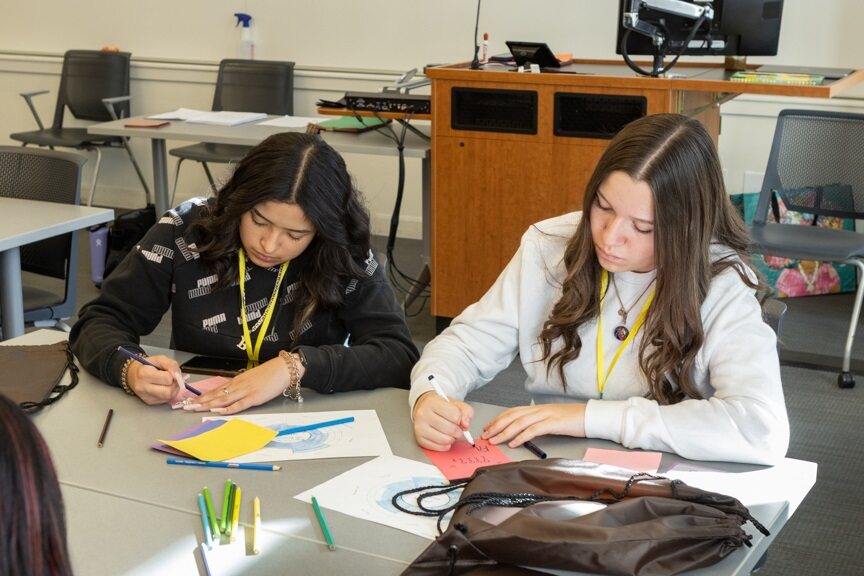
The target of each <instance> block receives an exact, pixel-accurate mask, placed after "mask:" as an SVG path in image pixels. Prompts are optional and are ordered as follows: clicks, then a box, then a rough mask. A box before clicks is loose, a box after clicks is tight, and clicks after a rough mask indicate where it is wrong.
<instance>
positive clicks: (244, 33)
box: [234, 12, 255, 60]
mask: <svg viewBox="0 0 864 576" xmlns="http://www.w3.org/2000/svg"><path fill="white" fill-rule="evenodd" d="M234 17H235V18H237V24H236V25H235V26H234V27H235V28H236V27H237V26H240V24H243V28H242V29H241V30H240V44H239V45H238V46H237V57H238V58H245V59H246V60H254V59H255V43H254V42H253V41H252V28H251V27H250V24H251V23H252V16H250V15H249V14H245V13H243V12H236V13H235V14H234Z"/></svg>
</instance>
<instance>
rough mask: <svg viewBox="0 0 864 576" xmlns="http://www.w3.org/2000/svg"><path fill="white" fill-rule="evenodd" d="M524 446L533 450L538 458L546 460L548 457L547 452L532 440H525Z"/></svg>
mask: <svg viewBox="0 0 864 576" xmlns="http://www.w3.org/2000/svg"><path fill="white" fill-rule="evenodd" d="M522 446H524V447H525V448H527V449H528V450H530V451H531V452H533V453H534V455H535V456H537V457H538V458H540V459H541V460H544V459H545V458H546V452H544V451H543V450H541V449H540V447H539V446H537V445H536V444H534V443H533V442H531V441H530V440H526V441H525V442H523V443H522Z"/></svg>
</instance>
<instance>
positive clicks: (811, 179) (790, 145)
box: [750, 110, 864, 388]
mask: <svg viewBox="0 0 864 576" xmlns="http://www.w3.org/2000/svg"><path fill="white" fill-rule="evenodd" d="M862 150H864V115H861V114H846V113H840V112H817V111H811V110H784V111H782V112H781V113H780V115H779V116H778V118H777V127H776V129H775V131H774V142H773V144H772V145H771V154H770V156H769V158H768V168H767V169H766V171H765V179H764V181H763V182H762V190H761V192H760V193H759V203H758V205H757V207H756V214H755V216H754V218H753V224H752V226H751V229H750V232H751V241H752V245H751V248H752V250H753V252H756V253H762V254H770V255H775V256H780V257H783V258H795V259H799V260H820V261H826V262H842V263H846V264H850V265H852V266H856V267H857V268H858V270H859V275H858V289H857V291H856V294H855V304H854V306H853V308H852V317H851V319H850V323H849V332H848V334H847V336H846V348H845V350H844V352H843V366H842V369H841V372H840V374H839V376H838V377H837V384H838V385H839V386H840V387H841V388H852V387H854V386H855V379H854V378H853V376H852V374H851V372H850V371H849V367H850V362H851V355H852V342H853V340H854V338H855V329H856V328H857V327H858V318H859V316H860V313H861V301H862V297H864V276H862V274H864V235H862V234H859V233H857V232H854V231H849V230H838V229H835V228H825V227H820V226H800V225H793V224H779V223H774V222H768V221H767V220H768V213H769V210H770V209H771V202H772V197H775V195H776V196H779V197H780V198H781V199H782V200H783V202H784V204H785V205H786V207H787V208H788V209H789V210H794V211H797V212H802V213H806V214H811V215H813V216H814V217H815V218H818V217H820V216H834V217H839V218H851V219H855V220H861V219H864V162H862V161H861V151H862Z"/></svg>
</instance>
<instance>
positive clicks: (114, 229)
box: [103, 204, 156, 278]
mask: <svg viewBox="0 0 864 576" xmlns="http://www.w3.org/2000/svg"><path fill="white" fill-rule="evenodd" d="M155 224H156V207H155V206H154V205H153V204H148V205H147V206H145V207H144V208H138V209H137V210H132V211H130V212H126V213H124V214H121V215H120V216H118V217H117V218H116V219H115V220H114V223H113V224H112V225H111V229H110V231H109V232H108V253H107V255H106V257H105V273H104V275H103V278H107V277H108V275H109V274H111V272H113V271H114V269H115V268H117V265H118V264H120V262H121V261H122V260H123V258H125V257H126V255H127V254H129V252H131V251H132V249H133V248H135V246H136V245H137V244H138V242H140V241H141V239H142V238H143V237H144V234H146V233H147V231H148V230H150V228H152V227H153V225H155Z"/></svg>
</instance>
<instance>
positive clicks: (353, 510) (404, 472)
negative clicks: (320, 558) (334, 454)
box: [295, 456, 462, 540]
mask: <svg viewBox="0 0 864 576" xmlns="http://www.w3.org/2000/svg"><path fill="white" fill-rule="evenodd" d="M447 483H448V482H447V479H446V478H444V476H443V475H442V474H441V472H440V471H439V470H438V468H436V467H435V466H432V465H431V464H424V463H422V462H417V461H416V460H409V459H407V458H400V457H398V456H381V457H380V458H375V459H374V460H370V461H369V462H366V463H365V464H361V465H360V466H357V467H356V468H353V469H351V470H349V471H348V472H345V473H344V474H340V475H339V476H336V477H335V478H332V479H330V480H328V481H327V482H324V483H323V484H319V485H318V486H316V487H314V488H312V489H311V490H307V491H305V492H302V493H300V494H298V495H297V496H295V498H297V499H298V500H302V501H303V502H312V496H315V499H316V500H318V504H319V505H321V506H322V507H323V508H327V509H330V510H335V511H337V512H341V513H343V514H348V515H349V516H355V517H357V518H361V519H363V520H370V521H372V522H376V523H378V524H384V525H385V526H390V527H391V528H397V529H399V530H404V531H405V532H410V533H412V534H416V535H417V536H422V537H423V538H428V539H430V540H434V539H435V538H437V537H438V528H437V523H438V518H437V517H433V516H414V515H413V514H408V513H406V512H402V511H400V510H397V509H396V508H395V507H394V506H393V503H392V498H393V496H394V495H395V494H397V493H399V492H402V491H403V490H409V489H411V488H418V487H420V486H445V485H446V484H447ZM461 494H462V489H461V488H460V489H458V490H454V491H453V492H450V493H448V494H444V495H440V496H435V497H433V498H426V499H424V500H423V504H424V505H425V506H426V507H428V508H446V507H447V506H450V505H452V504H455V503H456V502H457V501H458V500H459V496H460V495H461ZM403 505H404V506H405V507H406V508H408V509H414V510H419V508H417V505H416V496H414V497H412V498H411V499H410V500H408V501H405V502H403ZM450 516H452V513H450V514H449V515H448V516H447V517H446V518H445V520H444V521H442V522H441V529H442V530H445V529H446V528H447V525H448V524H449V522H450Z"/></svg>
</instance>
